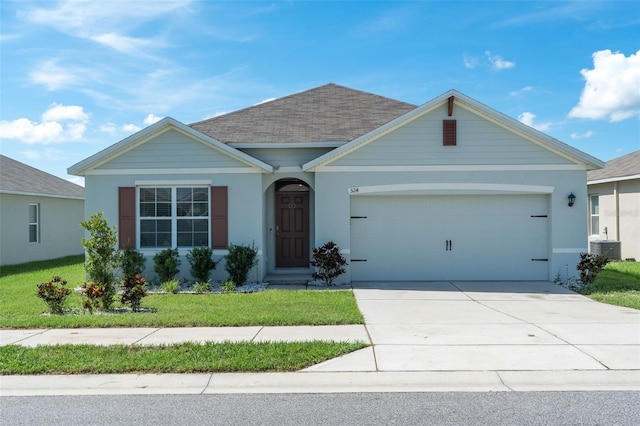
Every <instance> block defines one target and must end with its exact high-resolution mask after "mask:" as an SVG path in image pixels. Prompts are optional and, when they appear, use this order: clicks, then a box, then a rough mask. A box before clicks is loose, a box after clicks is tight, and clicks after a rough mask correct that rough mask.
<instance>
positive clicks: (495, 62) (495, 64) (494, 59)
mask: <svg viewBox="0 0 640 426" xmlns="http://www.w3.org/2000/svg"><path fill="white" fill-rule="evenodd" d="M484 54H485V55H486V56H487V59H488V60H489V63H490V64H491V67H492V68H493V69H494V70H506V69H509V68H513V67H515V66H516V63H515V62H511V61H505V60H504V59H502V56H499V55H493V54H491V52H490V51H488V50H487V51H486V52H484Z"/></svg>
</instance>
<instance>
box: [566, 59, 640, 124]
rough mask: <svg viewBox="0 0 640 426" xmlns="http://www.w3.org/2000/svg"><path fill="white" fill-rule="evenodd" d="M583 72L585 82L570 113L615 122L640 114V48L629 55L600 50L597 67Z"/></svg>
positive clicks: (594, 65)
mask: <svg viewBox="0 0 640 426" xmlns="http://www.w3.org/2000/svg"><path fill="white" fill-rule="evenodd" d="M580 74H582V76H583V77H584V79H585V86H584V89H583V90H582V95H580V101H579V102H578V105H576V106H575V107H573V109H571V111H570V112H569V117H572V118H589V119H592V120H601V119H604V118H608V120H609V121H610V122H615V121H622V120H626V119H627V118H631V117H633V116H637V115H640V50H638V51H637V52H636V53H635V54H631V55H630V56H629V57H626V56H624V54H623V53H619V52H616V53H613V52H611V50H600V51H598V52H595V53H594V54H593V69H591V70H588V69H583V70H581V71H580Z"/></svg>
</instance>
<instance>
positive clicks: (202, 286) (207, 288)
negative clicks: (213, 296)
mask: <svg viewBox="0 0 640 426" xmlns="http://www.w3.org/2000/svg"><path fill="white" fill-rule="evenodd" d="M193 291H194V292H195V293H209V292H211V291H213V287H212V286H211V283H210V282H209V281H197V282H195V283H194V284H193Z"/></svg>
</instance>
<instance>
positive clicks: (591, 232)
mask: <svg viewBox="0 0 640 426" xmlns="http://www.w3.org/2000/svg"><path fill="white" fill-rule="evenodd" d="M593 197H597V198H598V214H597V215H596V214H593ZM596 216H597V217H598V229H596V230H594V229H593V218H594V217H596ZM589 235H590V236H592V237H598V236H600V194H589Z"/></svg>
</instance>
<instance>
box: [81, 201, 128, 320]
mask: <svg viewBox="0 0 640 426" xmlns="http://www.w3.org/2000/svg"><path fill="white" fill-rule="evenodd" d="M81 225H82V227H83V228H84V229H86V230H87V231H89V234H90V235H91V237H90V238H89V239H85V238H83V239H82V246H83V247H84V249H85V251H86V260H85V263H84V267H85V270H86V272H87V275H88V276H89V279H90V280H91V281H93V282H96V283H99V284H101V285H102V286H104V292H103V294H102V296H101V297H100V300H101V302H102V309H104V310H105V311H106V310H109V309H110V308H111V305H112V304H113V299H114V298H115V294H116V288H115V280H116V279H115V275H114V270H115V269H116V268H117V267H118V265H119V263H120V254H119V252H118V250H116V247H115V245H116V243H117V242H118V236H117V234H116V230H115V227H113V228H110V227H109V225H108V223H107V220H106V219H104V218H103V217H102V212H98V213H94V214H92V215H91V216H89V220H87V221H84V222H82V223H81Z"/></svg>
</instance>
